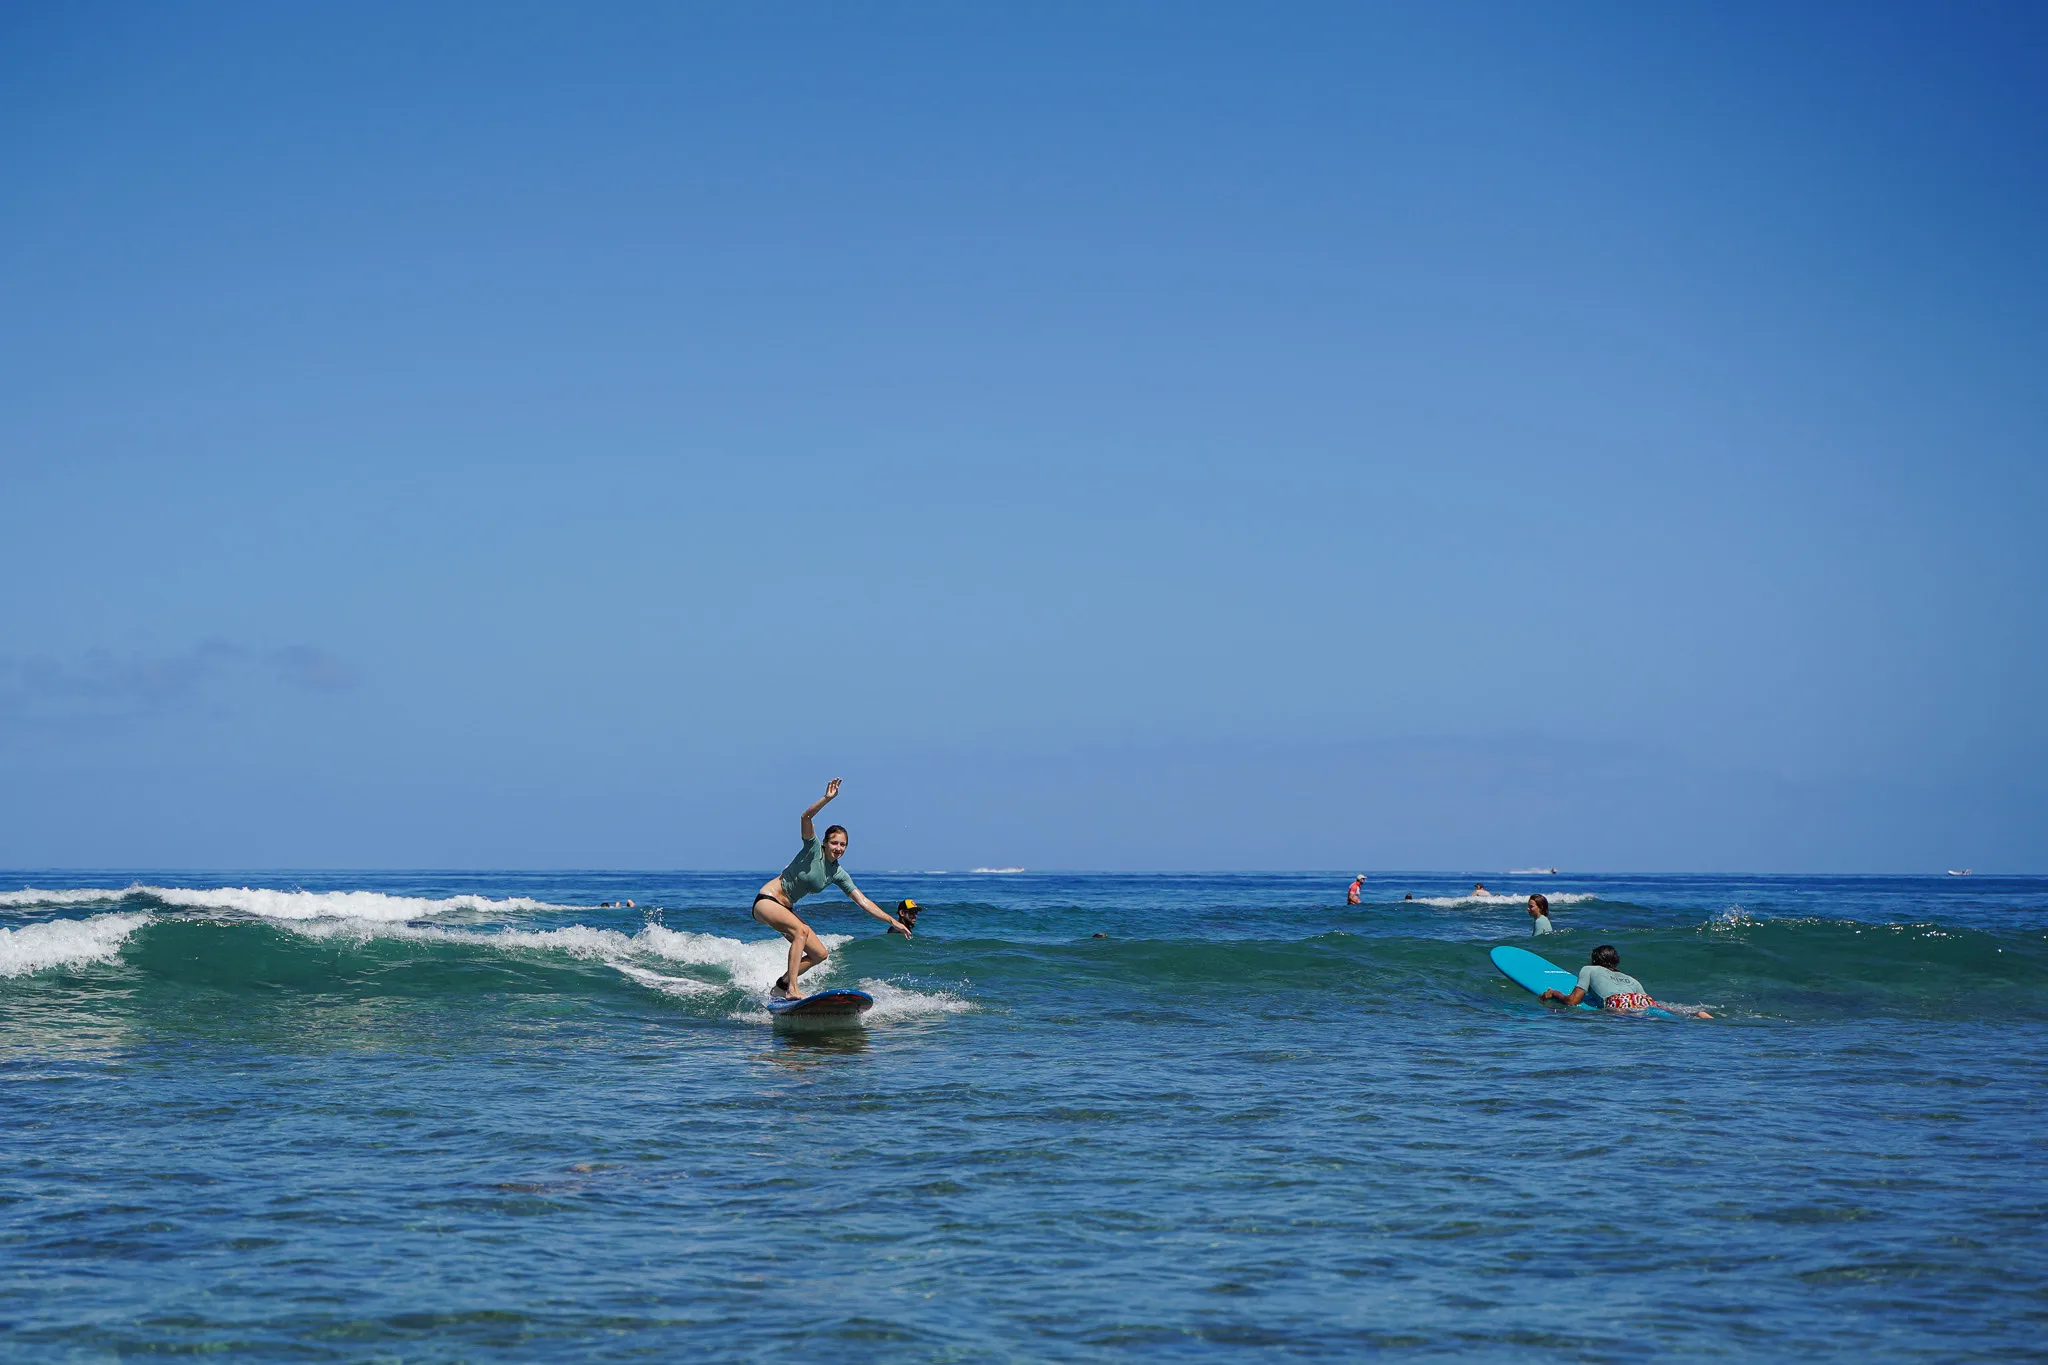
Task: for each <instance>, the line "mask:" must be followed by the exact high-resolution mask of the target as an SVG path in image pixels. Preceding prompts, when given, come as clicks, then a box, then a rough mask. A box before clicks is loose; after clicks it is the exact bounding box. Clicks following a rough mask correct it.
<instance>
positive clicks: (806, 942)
mask: <svg viewBox="0 0 2048 1365" xmlns="http://www.w3.org/2000/svg"><path fill="white" fill-rule="evenodd" d="M837 795H839V779H838V778H836V777H835V778H833V779H832V780H831V781H830V782H827V783H826V784H825V794H824V795H823V796H821V797H819V798H818V799H817V800H816V801H813V802H812V803H811V806H810V809H808V810H806V811H805V812H804V816H803V821H802V823H801V824H799V825H798V829H799V831H800V832H801V833H802V834H803V837H804V846H803V847H802V848H801V849H799V850H798V851H797V855H796V856H795V857H794V858H791V859H790V860H789V866H788V867H785V868H783V869H782V875H781V876H779V877H770V878H769V879H768V880H767V881H766V882H764V883H762V886H761V889H760V890H759V891H756V892H755V893H754V918H755V919H756V920H759V921H760V922H761V923H762V924H765V925H767V926H768V927H769V928H770V929H773V930H774V931H775V932H776V933H778V934H780V935H782V936H783V937H784V938H786V939H788V940H789V970H788V971H787V972H785V973H784V974H783V975H782V976H780V977H778V978H776V981H775V993H778V994H783V995H799V994H801V993H802V992H801V991H799V990H798V988H797V978H798V977H799V976H801V975H802V974H803V973H805V972H807V971H809V970H810V969H811V968H813V967H815V966H817V965H818V964H819V963H821V962H823V961H824V960H825V959H826V958H828V957H830V956H831V954H830V953H829V952H827V951H826V950H825V942H824V940H823V939H821V938H819V937H818V936H817V934H815V933H813V932H812V930H811V926H810V925H808V924H805V923H804V922H803V921H802V920H801V919H799V918H797V913H796V903H797V902H798V901H800V900H802V899H803V898H804V897H805V896H808V895H810V894H811V893H812V892H813V891H823V890H824V889H825V887H826V885H827V884H828V883H829V884H831V885H833V886H836V887H838V888H839V889H840V890H841V891H844V892H845V893H846V894H847V897H848V898H849V899H850V900H852V901H853V903H854V904H855V905H858V906H859V907H860V908H861V909H863V910H865V911H867V912H868V913H869V914H870V915H873V916H874V917H875V918H876V919H878V920H880V921H882V923H884V924H886V925H888V926H889V932H890V933H892V934H901V935H903V937H905V938H909V937H910V926H909V925H907V924H905V923H903V922H902V921H901V920H899V919H897V918H896V917H895V916H894V915H891V914H890V913H889V912H888V911H887V910H884V909H883V908H882V907H881V906H879V905H876V904H875V903H874V902H873V901H871V900H869V899H868V898H867V897H866V896H863V895H862V894H861V891H860V888H859V887H857V886H855V885H854V884H853V878H852V877H849V876H847V875H846V869H845V868H843V867H841V866H840V865H839V860H840V859H841V858H842V857H844V856H845V855H846V826H844V825H832V826H829V827H828V828H827V829H826V830H825V839H824V842H823V843H820V842H819V841H818V830H817V826H815V825H813V824H812V823H811V820H812V817H814V816H816V815H817V813H818V812H819V811H821V810H823V809H825V807H826V806H827V805H828V804H829V803H830V802H831V800H832V798H833V797H835V796H837ZM913 913H914V912H913Z"/></svg>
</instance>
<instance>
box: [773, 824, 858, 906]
mask: <svg viewBox="0 0 2048 1365" xmlns="http://www.w3.org/2000/svg"><path fill="white" fill-rule="evenodd" d="M828 882H829V883H830V884H831V885H833V886H836V887H838V888H839V889H840V890H841V891H844V892H845V893H846V896H847V899H848V900H851V899H853V897H854V896H856V895H858V894H859V892H858V891H856V890H855V889H854V885H853V878H851V877H849V876H847V875H846V869H845V868H843V867H841V866H840V865H839V864H838V863H836V862H834V861H832V860H831V859H830V858H827V857H826V856H825V847H824V845H823V844H820V843H819V842H818V840H817V837H816V836H815V835H814V836H812V837H811V838H809V839H806V840H804V846H803V848H802V849H800V850H799V851H798V852H797V855H796V856H795V857H794V858H791V859H790V860H789V866H788V867H785V868H783V869H782V894H783V895H785V896H787V897H789V903H790V904H791V905H795V904H796V903H797V902H798V901H800V900H802V899H803V898H804V897H805V896H808V895H810V894H811V893H812V892H813V891H823V890H824V889H825V886H826V884H827V883H828Z"/></svg>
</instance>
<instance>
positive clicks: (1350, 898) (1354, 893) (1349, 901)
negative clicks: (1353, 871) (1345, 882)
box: [1344, 872, 1365, 905]
mask: <svg viewBox="0 0 2048 1365" xmlns="http://www.w3.org/2000/svg"><path fill="white" fill-rule="evenodd" d="M1364 885H1365V874H1364V873H1363V872H1361V873H1359V874H1358V875H1357V876H1356V877H1353V878H1352V879H1351V889H1350V890H1348V891H1346V892H1345V893H1344V903H1345V904H1346V905H1359V904H1362V903H1363V897H1361V896H1360V895H1359V894H1358V888H1359V887H1361V886H1364Z"/></svg>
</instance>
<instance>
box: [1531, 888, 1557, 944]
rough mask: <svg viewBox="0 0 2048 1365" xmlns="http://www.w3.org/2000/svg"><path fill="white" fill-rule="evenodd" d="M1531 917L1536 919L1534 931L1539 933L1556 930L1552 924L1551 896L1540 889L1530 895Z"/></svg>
mask: <svg viewBox="0 0 2048 1365" xmlns="http://www.w3.org/2000/svg"><path fill="white" fill-rule="evenodd" d="M1529 918H1530V919H1532V920H1535V921H1536V928H1535V930H1534V932H1536V933H1539V934H1549V933H1555V932H1556V931H1555V930H1554V929H1552V928H1551V925H1550V897H1548V896H1546V895H1544V894H1543V893H1542V892H1540V891H1539V892H1537V893H1536V894H1535V895H1533V896H1531V897H1529Z"/></svg>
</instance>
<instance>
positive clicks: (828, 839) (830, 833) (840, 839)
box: [825, 825, 846, 863]
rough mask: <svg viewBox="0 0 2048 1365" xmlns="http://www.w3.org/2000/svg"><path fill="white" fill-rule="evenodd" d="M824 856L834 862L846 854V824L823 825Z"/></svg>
mask: <svg viewBox="0 0 2048 1365" xmlns="http://www.w3.org/2000/svg"><path fill="white" fill-rule="evenodd" d="M825 856H826V857H827V858H830V859H831V860H832V861H833V862H835V863H836V862H838V861H839V860H840V859H841V858H843V857H845V856H846V826H844V825H827V826H826V827H825Z"/></svg>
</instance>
